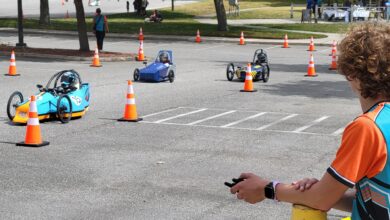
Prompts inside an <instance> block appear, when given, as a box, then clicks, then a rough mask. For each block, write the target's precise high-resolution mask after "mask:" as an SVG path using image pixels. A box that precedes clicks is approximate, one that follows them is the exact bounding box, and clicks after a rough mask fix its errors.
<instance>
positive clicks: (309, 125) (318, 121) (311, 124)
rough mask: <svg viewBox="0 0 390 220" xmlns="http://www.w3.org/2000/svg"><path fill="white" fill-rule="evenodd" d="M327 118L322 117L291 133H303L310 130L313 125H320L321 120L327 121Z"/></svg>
mask: <svg viewBox="0 0 390 220" xmlns="http://www.w3.org/2000/svg"><path fill="white" fill-rule="evenodd" d="M327 118H329V116H323V117H321V118H318V119H316V120H314V121H312V122H311V123H309V124H308V125H306V126H302V127H300V128H297V129H295V130H294V131H293V132H301V131H304V130H306V129H308V128H310V127H311V126H313V125H315V124H318V123H320V122H321V121H323V120H325V119H327Z"/></svg>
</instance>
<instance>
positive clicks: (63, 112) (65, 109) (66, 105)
mask: <svg viewBox="0 0 390 220" xmlns="http://www.w3.org/2000/svg"><path fill="white" fill-rule="evenodd" d="M57 117H58V119H59V120H60V121H61V122H62V123H68V122H69V121H70V119H71V118H72V102H71V101H70V98H69V96H68V95H61V96H60V97H59V98H58V101H57Z"/></svg>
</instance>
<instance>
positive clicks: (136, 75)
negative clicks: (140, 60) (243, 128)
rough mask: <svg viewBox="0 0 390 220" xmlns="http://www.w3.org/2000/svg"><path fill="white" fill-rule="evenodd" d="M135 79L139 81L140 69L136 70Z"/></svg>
mask: <svg viewBox="0 0 390 220" xmlns="http://www.w3.org/2000/svg"><path fill="white" fill-rule="evenodd" d="M133 78H134V81H138V80H139V69H135V70H134V74H133Z"/></svg>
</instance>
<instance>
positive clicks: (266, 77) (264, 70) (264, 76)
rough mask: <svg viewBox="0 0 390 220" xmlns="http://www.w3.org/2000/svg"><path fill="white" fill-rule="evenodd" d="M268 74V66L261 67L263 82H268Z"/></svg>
mask: <svg viewBox="0 0 390 220" xmlns="http://www.w3.org/2000/svg"><path fill="white" fill-rule="evenodd" d="M269 72H270V69H269V66H268V64H266V65H264V66H263V72H262V74H261V75H262V76H263V82H265V83H266V82H268V80H269Z"/></svg>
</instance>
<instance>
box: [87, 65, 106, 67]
mask: <svg viewBox="0 0 390 220" xmlns="http://www.w3.org/2000/svg"><path fill="white" fill-rule="evenodd" d="M89 66H90V67H102V66H103V65H93V64H92V65H89Z"/></svg>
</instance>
